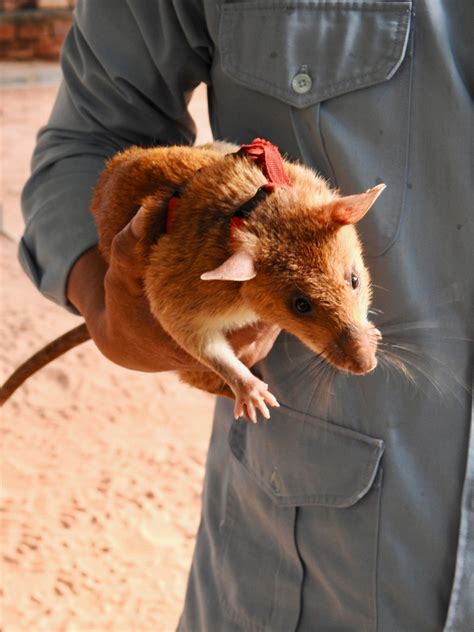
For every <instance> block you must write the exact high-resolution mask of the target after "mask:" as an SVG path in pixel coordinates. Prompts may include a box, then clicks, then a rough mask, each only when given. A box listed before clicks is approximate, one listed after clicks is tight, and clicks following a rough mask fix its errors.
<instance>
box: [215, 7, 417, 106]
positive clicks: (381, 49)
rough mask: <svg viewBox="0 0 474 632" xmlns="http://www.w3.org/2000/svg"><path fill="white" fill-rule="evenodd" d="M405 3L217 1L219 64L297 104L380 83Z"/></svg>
mask: <svg viewBox="0 0 474 632" xmlns="http://www.w3.org/2000/svg"><path fill="white" fill-rule="evenodd" d="M410 10H411V2H343V1H342V2H338V1H335V2H326V1H322V2H284V1H280V2H278V1H274V0H260V1H257V2H236V3H231V4H226V5H224V6H223V7H222V19H221V24H220V33H219V43H220V49H221V55H222V67H223V70H224V72H226V73H227V74H228V75H229V76H230V77H232V78H233V79H234V80H235V81H237V82H239V83H240V84H242V85H244V86H246V87H249V88H252V89H254V90H258V91H261V92H264V93H266V94H269V93H270V94H272V95H273V96H274V97H275V98H277V99H280V100H281V101H284V102H285V103H288V104H289V105H292V106H294V107H296V108H305V107H308V106H310V105H314V104H316V103H319V102H320V101H324V100H326V99H331V98H333V97H336V96H339V95H342V94H344V93H346V92H350V91H352V90H356V89H359V88H364V87H367V86H371V85H374V84H376V83H379V82H381V81H386V80H387V79H390V77H391V76H392V75H393V74H394V73H395V72H396V70H397V68H398V67H399V66H400V64H401V62H402V60H403V57H404V54H405V49H406V46H407V41H408V26H409V22H410Z"/></svg>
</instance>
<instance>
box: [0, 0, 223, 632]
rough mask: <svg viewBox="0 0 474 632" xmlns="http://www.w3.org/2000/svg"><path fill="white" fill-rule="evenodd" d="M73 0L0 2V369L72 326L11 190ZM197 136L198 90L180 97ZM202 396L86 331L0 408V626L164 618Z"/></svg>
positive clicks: (77, 626) (185, 528) (187, 509)
mask: <svg viewBox="0 0 474 632" xmlns="http://www.w3.org/2000/svg"><path fill="white" fill-rule="evenodd" d="M73 5H74V2H73V1H72V0H0V117H1V119H0V135H1V136H0V142H1V165H0V167H1V174H0V178H1V179H0V198H1V199H0V204H1V207H0V308H1V315H0V379H1V380H2V381H4V379H6V377H7V376H8V375H9V373H10V372H11V371H12V370H13V369H14V368H15V367H17V366H18V365H19V364H20V363H21V362H22V361H23V360H24V359H26V358H27V357H28V356H29V355H30V354H31V353H33V352H34V351H35V350H37V349H38V348H39V347H41V346H42V345H43V344H45V343H47V342H49V341H50V340H52V339H53V338H54V337H56V336H57V335H59V334H60V333H62V332H64V331H67V330H68V329H69V328H71V327H73V326H75V325H77V324H79V322H80V320H79V318H77V317H74V316H72V315H71V314H68V313H67V312H65V311H63V310H62V309H61V308H59V307H57V306H55V305H54V304H53V303H50V302H49V301H47V300H46V299H44V298H43V297H42V296H41V295H39V294H38V292H37V291H36V289H35V288H34V287H33V285H32V284H31V283H30V281H29V280H28V278H27V277H26V276H25V274H24V273H23V272H22V270H21V268H20V266H19V264H18V261H17V255H16V251H17V241H18V239H19V237H20V235H21V233H22V229H23V220H22V217H21V210H20V193H21V188H22V186H23V184H24V182H25V180H26V178H27V177H28V173H29V162H30V158H31V153H32V151H33V147H34V144H35V136H36V133H37V131H38V129H39V128H40V127H41V126H42V125H44V124H45V123H46V122H47V119H48V116H49V112H50V110H51V108H52V105H53V102H54V98H55V95H56V92H57V89H58V86H59V82H60V78H61V71H60V66H59V63H58V59H59V52H60V48H61V44H62V42H63V39H64V37H65V35H66V34H67V31H68V29H69V27H70V24H71V21H72V10H73ZM191 111H192V114H193V117H194V119H195V120H196V122H197V124H198V130H199V134H198V140H197V142H198V143H199V142H207V141H208V140H209V139H210V138H211V134H210V130H209V123H208V119H207V102H206V92H205V89H204V86H200V87H199V88H198V89H197V90H196V93H195V95H194V97H193V100H192V102H191ZM212 409H213V398H212V397H211V396H207V395H206V394H204V393H200V392H198V391H197V390H194V389H191V388H190V387H187V386H185V385H182V384H180V383H179V382H178V380H177V379H176V378H175V376H174V375H172V374H161V375H160V374H157V375H148V374H139V373H134V372H131V371H126V370H125V369H120V368H119V367H116V366H114V365H112V364H111V363H109V362H108V361H107V360H106V359H105V358H103V357H101V355H100V354H99V352H98V351H96V349H95V348H94V346H93V344H92V343H90V342H88V343H86V344H84V345H82V347H80V348H78V349H76V350H74V351H71V352H70V353H69V354H68V355H67V356H65V357H63V358H61V359H59V360H57V361H56V362H55V363H54V364H52V365H51V366H49V367H47V368H45V369H43V370H42V371H41V372H40V373H39V374H38V375H36V376H34V377H33V378H31V379H30V381H29V382H28V383H27V384H25V385H24V386H23V387H22V388H21V389H20V390H19V391H18V392H17V393H16V394H15V395H14V396H13V397H12V399H11V400H10V401H9V402H8V403H7V404H6V405H5V406H4V407H3V408H2V409H1V411H0V416H1V425H0V428H1V433H2V471H1V490H0V496H1V497H0V504H1V507H0V508H1V528H2V535H1V541H2V568H1V575H0V581H1V584H2V591H1V598H2V600H3V604H2V611H1V618H2V621H1V625H0V627H1V629H2V630H3V631H4V632H13V631H15V632H16V631H23V630H24V631H25V632H26V631H27V632H37V631H39V630H48V631H54V632H56V631H60V630H61V631H62V630H75V631H80V632H82V631H84V632H86V631H87V632H89V631H90V632H95V631H97V632H100V631H102V630H114V631H124V632H132V631H133V632H140V631H142V630H143V631H145V630H154V631H158V630H159V631H163V632H171V631H172V630H174V629H175V626H176V624H177V620H178V617H179V614H180V610H181V605H182V602H183V598H184V592H185V587H186V580H187V573H188V569H189V565H190V561H191V554H192V550H193V545H194V538H195V533H196V530H197V527H198V522H199V514H200V493H201V485H202V477H203V472H204V460H205V453H206V448H207V444H208V440H209V433H210V427H211V418H212Z"/></svg>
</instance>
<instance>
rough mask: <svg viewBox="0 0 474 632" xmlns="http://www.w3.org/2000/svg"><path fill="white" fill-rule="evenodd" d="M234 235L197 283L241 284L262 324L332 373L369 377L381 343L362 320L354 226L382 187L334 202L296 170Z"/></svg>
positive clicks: (366, 288) (366, 284)
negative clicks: (292, 339)
mask: <svg viewBox="0 0 474 632" xmlns="http://www.w3.org/2000/svg"><path fill="white" fill-rule="evenodd" d="M289 175H290V178H291V180H292V186H290V187H277V188H276V189H275V190H274V191H272V192H271V193H269V194H268V195H266V196H262V197H263V201H262V202H261V203H259V204H258V206H257V207H256V208H255V209H254V210H253V211H252V213H251V214H249V216H248V217H246V218H245V220H243V221H242V220H241V221H239V223H238V225H237V227H236V229H235V230H234V231H233V240H232V245H233V254H232V256H231V257H229V259H227V260H226V261H225V262H224V264H223V265H222V266H220V267H219V268H217V269H216V270H213V271H210V272H208V273H207V274H205V275H203V277H202V278H204V279H222V280H224V279H225V280H234V281H244V282H243V283H242V286H241V292H242V295H243V296H244V297H245V299H246V301H247V302H248V303H249V304H250V305H251V306H252V308H253V309H254V311H255V312H256V313H257V314H258V315H259V316H260V318H261V319H262V320H266V321H268V322H274V323H276V324H278V325H279V326H280V327H282V329H285V330H286V331H288V332H289V333H291V334H293V335H295V336H296V337H298V338H299V339H300V340H301V341H302V342H303V343H305V344H306V345H307V346H308V347H309V348H310V349H312V350H313V351H315V352H316V353H318V354H321V355H322V356H323V357H324V358H325V359H326V360H327V361H328V362H330V363H331V364H332V365H333V366H335V367H336V368H338V369H341V370H344V371H349V372H351V373H356V374H364V373H368V372H370V371H372V370H373V369H374V368H375V367H376V365H377V360H376V357H375V353H376V350H377V344H378V341H379V339H380V338H381V336H380V333H379V332H378V330H377V329H376V328H375V327H374V326H373V325H372V324H371V323H370V322H369V320H368V310H369V306H370V301H371V288H370V277H369V272H368V270H367V268H366V266H365V265H364V262H363V259H362V248H361V243H360V240H359V238H358V235H357V232H356V229H355V227H354V224H356V223H357V222H358V221H359V220H360V219H362V217H364V215H365V214H366V213H367V211H368V210H369V209H370V207H371V206H372V204H373V203H374V202H375V200H376V198H377V197H378V195H379V194H380V193H381V191H382V190H383V188H384V185H379V186H377V187H375V188H373V189H370V190H369V191H366V192H365V193H361V194H357V195H351V196H347V197H340V196H338V195H337V194H336V193H335V192H334V191H331V190H330V189H329V188H328V187H327V185H326V183H325V182H324V181H323V180H322V179H321V178H319V177H317V176H315V175H314V174H313V173H312V172H310V171H309V170H307V169H304V168H302V167H296V166H290V167H289Z"/></svg>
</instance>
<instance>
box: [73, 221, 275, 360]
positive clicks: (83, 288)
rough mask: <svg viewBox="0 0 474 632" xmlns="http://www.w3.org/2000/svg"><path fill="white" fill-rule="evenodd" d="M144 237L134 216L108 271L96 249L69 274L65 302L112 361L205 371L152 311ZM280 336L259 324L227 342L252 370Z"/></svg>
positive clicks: (119, 237) (118, 242)
mask: <svg viewBox="0 0 474 632" xmlns="http://www.w3.org/2000/svg"><path fill="white" fill-rule="evenodd" d="M142 233H143V217H142V214H141V213H140V211H138V213H137V214H136V215H135V217H134V218H133V219H132V221H131V222H130V223H129V224H127V226H126V227H125V228H124V229H123V230H122V231H121V232H120V233H119V234H118V235H117V236H116V237H115V238H114V240H113V242H112V248H111V256H110V264H109V267H107V264H106V263H105V262H104V260H103V258H102V256H101V255H100V253H99V251H98V249H97V248H92V249H90V250H88V251H87V252H85V253H84V254H83V255H82V256H81V257H80V258H79V259H78V261H77V262H76V263H75V265H74V267H73V268H72V270H71V273H70V275H69V281H68V289H67V295H68V298H69V300H70V301H71V303H72V304H73V305H74V306H75V307H76V308H77V310H78V311H79V312H80V313H81V314H82V315H83V316H84V318H85V321H86V324H87V328H88V330H89V333H90V335H91V337H92V339H93V340H94V342H95V343H96V345H97V347H98V348H99V349H100V351H101V352H102V353H103V354H104V355H105V356H106V357H107V358H108V359H109V360H111V361H112V362H115V363H116V364H118V365H120V366H123V367H125V368H128V369H134V370H137V371H171V370H177V369H192V370H196V369H197V370H199V369H202V370H208V369H207V367H205V366H204V365H202V364H201V363H200V362H199V361H198V360H196V359H195V358H193V357H191V356H190V355H189V354H187V353H186V352H185V351H184V350H183V349H181V347H179V345H177V344H176V343H175V342H174V340H173V339H172V338H171V337H170V336H169V335H168V334H167V333H166V332H165V331H164V329H163V328H162V327H161V326H160V324H159V323H158V321H157V320H156V319H155V318H154V316H153V315H152V313H151V312H150V308H149V304H148V299H147V298H146V296H145V293H144V291H143V285H142V279H143V271H144V261H143V259H142V256H141V254H140V252H141V251H140V248H139V247H138V246H139V242H140V238H141V236H142ZM279 332H280V330H279V328H278V327H275V326H270V325H266V324H263V323H258V324H256V325H255V326H250V327H245V328H244V329H241V330H239V331H237V332H235V333H234V334H233V335H232V336H231V337H230V342H231V344H232V346H233V348H234V349H235V351H236V353H237V354H238V356H239V357H240V358H241V360H242V361H243V362H244V363H245V364H246V365H247V366H252V365H253V364H255V363H256V362H258V361H259V360H261V359H262V358H264V357H265V356H266V355H267V353H268V352H269V351H270V349H271V348H272V346H273V343H274V341H275V339H276V337H277V336H278V334H279Z"/></svg>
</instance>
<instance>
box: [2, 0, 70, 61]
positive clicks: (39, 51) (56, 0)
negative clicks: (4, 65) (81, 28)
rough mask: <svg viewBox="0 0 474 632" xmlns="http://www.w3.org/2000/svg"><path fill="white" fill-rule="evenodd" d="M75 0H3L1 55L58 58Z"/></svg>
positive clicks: (27, 57)
mask: <svg viewBox="0 0 474 632" xmlns="http://www.w3.org/2000/svg"><path fill="white" fill-rule="evenodd" d="M74 3H75V0H34V2H32V1H31V0H28V1H27V0H0V59H3V60H7V59H8V60H28V59H58V58H59V52H60V50H61V46H62V43H63V41H64V38H65V36H66V34H67V32H68V31H69V28H70V26H71V22H72V6H73V5H74Z"/></svg>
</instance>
